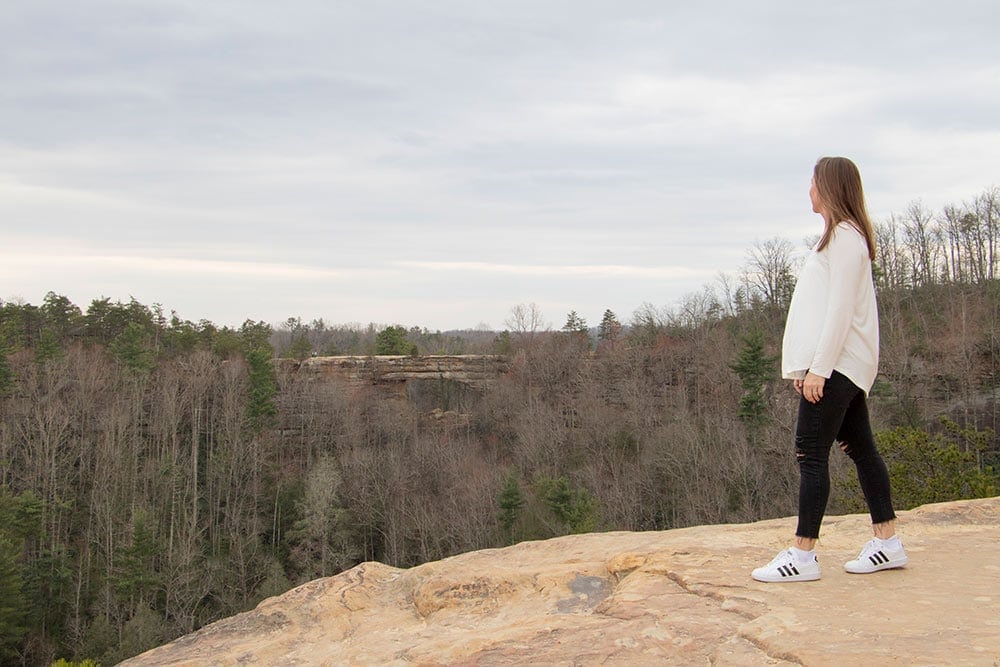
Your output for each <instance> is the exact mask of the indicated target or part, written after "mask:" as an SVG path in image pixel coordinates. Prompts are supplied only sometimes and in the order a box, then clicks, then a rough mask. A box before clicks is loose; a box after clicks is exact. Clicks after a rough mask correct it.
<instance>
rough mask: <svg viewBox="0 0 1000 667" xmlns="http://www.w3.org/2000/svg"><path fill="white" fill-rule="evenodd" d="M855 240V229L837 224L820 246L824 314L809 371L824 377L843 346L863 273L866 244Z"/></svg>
mask: <svg viewBox="0 0 1000 667" xmlns="http://www.w3.org/2000/svg"><path fill="white" fill-rule="evenodd" d="M859 239H860V234H858V233H857V232H856V230H854V229H845V228H843V227H840V228H838V229H836V230H834V235H833V238H831V239H830V242H829V243H828V244H827V246H826V248H824V251H825V252H826V254H827V258H828V261H829V266H830V274H829V279H830V283H829V291H828V293H827V304H826V315H825V318H824V320H823V329H822V331H821V333H820V337H819V340H818V341H817V344H816V353H815V355H814V356H813V360H812V364H811V365H810V367H809V370H810V371H811V372H813V373H815V374H816V375H819V376H822V377H824V378H829V377H830V376H831V375H832V374H833V369H834V364H836V363H837V359H838V358H839V357H840V353H841V351H842V350H843V349H844V342H845V341H846V340H847V334H848V333H849V332H850V329H851V321H852V320H853V318H854V312H855V309H856V303H857V300H858V298H859V297H858V295H859V294H860V293H861V290H860V287H861V281H862V280H863V279H864V276H865V275H866V274H865V262H867V261H869V260H868V251H867V245H866V244H864V243H858V240H859Z"/></svg>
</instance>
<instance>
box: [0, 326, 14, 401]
mask: <svg viewBox="0 0 1000 667" xmlns="http://www.w3.org/2000/svg"><path fill="white" fill-rule="evenodd" d="M7 354H8V352H7V347H6V345H5V344H4V341H3V339H0V396H3V395H4V394H6V393H7V392H8V391H10V390H11V389H13V388H14V369H12V368H11V367H10V361H9V360H8V359H7Z"/></svg>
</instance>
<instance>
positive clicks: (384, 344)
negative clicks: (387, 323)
mask: <svg viewBox="0 0 1000 667" xmlns="http://www.w3.org/2000/svg"><path fill="white" fill-rule="evenodd" d="M406 335H407V331H406V328H405V327H401V326H392V327H386V328H385V329H382V331H379V332H378V335H376V336H375V354H385V355H396V354H409V355H416V354H417V346H416V345H415V344H413V343H411V342H410V341H408V340H407V338H406Z"/></svg>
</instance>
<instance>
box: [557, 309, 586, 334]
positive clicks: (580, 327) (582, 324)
mask: <svg viewBox="0 0 1000 667" xmlns="http://www.w3.org/2000/svg"><path fill="white" fill-rule="evenodd" d="M562 330H563V331H565V332H566V333H587V321H586V320H585V319H583V318H582V317H580V316H579V315H577V313H576V311H575V310H571V311H570V312H569V315H567V316H566V324H564V325H563V328H562Z"/></svg>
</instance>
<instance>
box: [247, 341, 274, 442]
mask: <svg viewBox="0 0 1000 667" xmlns="http://www.w3.org/2000/svg"><path fill="white" fill-rule="evenodd" d="M246 358H247V366H248V372H249V376H250V398H249V400H248V401H247V409H246V417H247V426H248V427H249V429H250V431H251V432H252V433H260V432H261V431H263V430H264V429H265V428H267V427H269V426H271V425H273V424H274V422H275V421H276V419H277V416H278V407H277V405H275V402H274V397H275V395H276V394H277V393H278V382H277V380H275V377H274V364H273V363H272V362H271V353H270V351H268V350H264V349H262V348H257V349H254V350H251V351H250V352H249V353H247V357H246Z"/></svg>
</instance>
